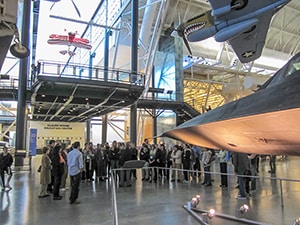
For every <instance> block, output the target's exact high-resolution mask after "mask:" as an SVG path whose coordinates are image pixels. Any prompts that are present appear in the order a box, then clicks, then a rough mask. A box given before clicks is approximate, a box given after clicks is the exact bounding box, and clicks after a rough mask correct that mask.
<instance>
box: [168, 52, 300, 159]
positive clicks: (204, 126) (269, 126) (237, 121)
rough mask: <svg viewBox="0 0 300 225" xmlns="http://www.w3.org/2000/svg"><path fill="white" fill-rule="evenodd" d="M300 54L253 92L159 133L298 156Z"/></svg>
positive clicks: (207, 143)
mask: <svg viewBox="0 0 300 225" xmlns="http://www.w3.org/2000/svg"><path fill="white" fill-rule="evenodd" d="M299 118H300V53H298V54H297V55H295V56H294V57H293V58H292V59H290V61H289V62H288V63H287V64H286V65H285V66H284V67H283V68H281V69H280V70H279V71H278V72H276V73H275V74H274V75H273V76H272V77H271V78H270V79H269V80H268V81H266V82H265V83H264V84H263V85H262V86H261V87H260V88H259V89H258V90H257V91H256V92H255V93H253V94H251V95H248V96H246V97H244V98H241V99H239V100H236V101H233V102H230V103H227V104H225V105H223V106H221V107H218V108H216V109H213V110H210V111H208V112H206V113H204V114H201V115H199V116H197V117H195V118H193V119H191V120H189V121H187V122H185V123H183V124H181V125H179V126H178V127H176V128H175V129H173V130H170V131H167V132H165V133H164V134H163V135H162V136H164V137H170V138H174V139H178V140H181V141H184V142H187V143H190V144H194V145H198V146H203V147H208V148H213V149H226V150H230V151H235V152H244V153H256V154H266V155H270V154H274V155H300V138H299V135H300V119H299Z"/></svg>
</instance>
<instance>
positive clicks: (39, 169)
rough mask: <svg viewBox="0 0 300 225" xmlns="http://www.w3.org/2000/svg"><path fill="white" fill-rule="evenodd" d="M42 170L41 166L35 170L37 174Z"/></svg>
mask: <svg viewBox="0 0 300 225" xmlns="http://www.w3.org/2000/svg"><path fill="white" fill-rule="evenodd" d="M41 170H42V165H40V166H39V168H38V169H37V171H38V173H40V172H41Z"/></svg>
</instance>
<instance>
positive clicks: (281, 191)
mask: <svg viewBox="0 0 300 225" xmlns="http://www.w3.org/2000/svg"><path fill="white" fill-rule="evenodd" d="M127 169H128V168H118V169H113V170H112V174H111V179H112V205H113V220H114V223H113V224H114V225H118V224H119V222H118V211H117V199H116V197H117V194H116V190H117V186H116V185H117V182H116V180H117V177H116V174H117V173H119V172H120V171H123V170H127ZM132 169H151V170H157V171H156V172H157V175H158V174H159V170H168V171H169V175H170V176H171V174H172V172H173V171H175V174H176V177H175V180H177V179H176V178H177V177H178V173H179V172H180V173H183V172H187V173H188V177H190V176H191V174H194V173H199V172H200V171H197V170H184V169H175V168H166V167H147V168H145V167H143V168H130V170H132ZM201 173H203V174H211V175H227V178H228V184H230V182H229V178H230V177H244V178H246V177H247V178H254V179H269V180H270V181H272V180H273V181H274V180H275V181H278V182H279V183H280V201H281V207H282V208H283V207H284V201H283V187H282V183H283V182H297V183H300V180H296V179H288V178H277V177H262V176H250V175H237V174H232V173H220V172H206V171H201ZM170 180H171V178H170ZM157 183H158V182H157ZM227 188H228V198H230V197H231V196H230V191H229V189H231V188H232V186H230V185H228V187H227ZM183 207H184V208H185V209H186V208H187V206H183ZM198 211H199V212H202V211H203V212H206V211H205V210H201V209H199V210H198ZM219 214H220V213H219ZM218 216H219V217H221V218H223V219H227V220H235V221H239V222H243V223H246V224H265V223H260V222H257V221H252V220H245V219H243V218H238V217H233V216H230V215H227V214H220V215H218Z"/></svg>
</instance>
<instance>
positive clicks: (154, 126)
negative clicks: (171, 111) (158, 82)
mask: <svg viewBox="0 0 300 225" xmlns="http://www.w3.org/2000/svg"><path fill="white" fill-rule="evenodd" d="M154 73H155V70H154V66H153V68H152V86H153V85H154V84H155V76H154ZM155 97H156V96H155V93H154V92H153V93H152V100H155ZM152 115H153V125H152V131H153V137H155V138H154V139H153V143H154V144H157V138H156V137H157V115H156V109H153V111H152Z"/></svg>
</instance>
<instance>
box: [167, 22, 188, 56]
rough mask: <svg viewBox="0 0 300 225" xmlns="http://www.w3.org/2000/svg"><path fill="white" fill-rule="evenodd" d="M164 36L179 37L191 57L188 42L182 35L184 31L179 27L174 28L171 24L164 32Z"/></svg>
mask: <svg viewBox="0 0 300 225" xmlns="http://www.w3.org/2000/svg"><path fill="white" fill-rule="evenodd" d="M165 34H166V35H171V36H173V37H176V36H179V37H181V38H182V39H183V41H184V44H185V46H186V48H187V50H188V52H189V53H190V55H193V53H192V50H191V47H190V45H189V42H188V40H187V39H186V37H185V35H184V30H183V29H182V27H181V26H179V27H177V28H175V25H174V22H172V24H171V26H170V27H169V28H167V29H166V31H165Z"/></svg>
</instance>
